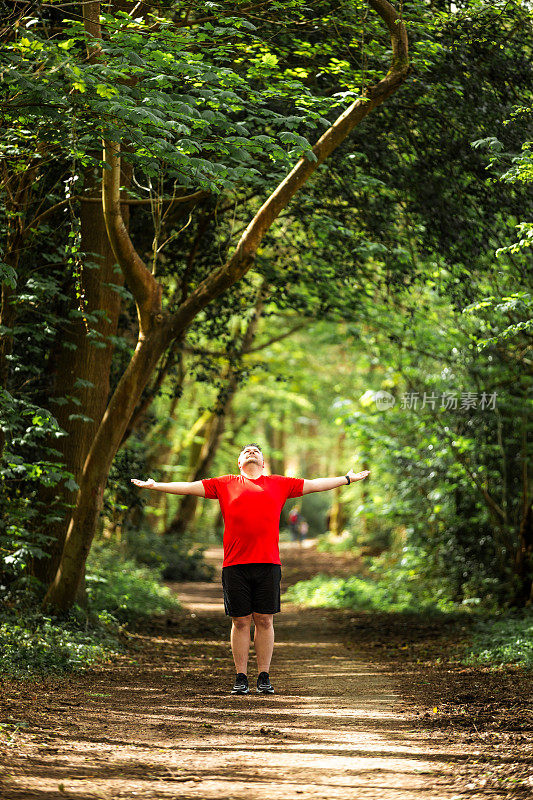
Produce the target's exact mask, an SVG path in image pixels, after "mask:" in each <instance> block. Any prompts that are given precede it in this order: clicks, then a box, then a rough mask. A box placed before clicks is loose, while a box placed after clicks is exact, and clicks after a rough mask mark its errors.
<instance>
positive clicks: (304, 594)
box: [284, 575, 533, 669]
mask: <svg viewBox="0 0 533 800" xmlns="http://www.w3.org/2000/svg"><path fill="white" fill-rule="evenodd" d="M284 598H285V599H286V600H288V601H289V602H292V603H297V604H300V605H305V606H315V607H317V606H319V607H320V606H322V607H329V608H349V609H353V610H354V611H378V612H391V613H394V612H411V613H415V614H420V615H425V616H427V615H430V614H431V615H447V616H449V615H453V614H456V613H460V614H461V616H462V618H463V619H464V613H465V611H469V612H470V619H471V624H470V642H469V644H468V646H467V647H466V648H465V649H464V650H463V652H462V654H461V655H460V660H461V661H462V663H465V664H478V665H486V666H489V667H493V668H495V669H498V668H500V667H501V666H503V665H506V664H514V665H519V666H522V667H525V668H527V669H532V668H533V610H531V609H525V610H521V611H510V610H508V609H507V610H506V609H504V610H498V611H497V612H496V611H495V610H494V608H493V607H492V606H490V607H484V606H483V605H482V604H481V605H469V604H468V603H466V604H465V603H453V602H451V601H450V600H447V599H446V598H444V597H440V598H439V597H432V596H431V592H430V590H428V589H427V588H425V587H424V585H423V584H419V585H418V587H417V591H416V593H415V592H413V591H412V586H411V587H410V586H408V585H406V586H404V587H402V586H400V585H399V584H391V583H390V582H387V581H386V580H383V579H382V580H373V579H370V578H360V577H358V576H351V577H349V578H332V577H329V576H326V575H315V577H314V578H312V579H311V580H307V581H300V582H299V583H296V584H294V585H293V586H291V587H289V589H288V590H287V592H286V593H285V595H284Z"/></svg>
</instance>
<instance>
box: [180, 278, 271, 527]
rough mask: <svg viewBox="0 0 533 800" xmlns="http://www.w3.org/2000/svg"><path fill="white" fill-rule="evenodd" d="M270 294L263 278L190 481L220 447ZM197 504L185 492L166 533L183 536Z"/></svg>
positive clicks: (207, 465)
mask: <svg viewBox="0 0 533 800" xmlns="http://www.w3.org/2000/svg"><path fill="white" fill-rule="evenodd" d="M267 295H268V287H267V285H266V283H265V282H263V284H262V286H261V288H260V289H259V292H258V296H257V300H256V303H255V308H254V311H253V313H252V315H251V317H250V319H249V320H248V324H247V326H246V330H245V332H244V335H243V337H242V341H241V344H240V347H239V348H238V350H237V351H235V350H234V351H233V352H232V353H231V356H230V361H229V363H228V366H227V368H226V370H225V375H224V380H225V383H224V384H223V386H222V388H221V390H220V392H219V394H218V397H217V401H216V404H215V408H214V410H213V413H212V415H211V419H210V420H209V425H208V428H207V436H206V438H205V441H204V444H203V446H202V448H201V450H200V453H199V456H198V459H197V463H196V466H195V469H194V470H193V472H192V474H191V475H190V478H189V480H191V481H200V480H202V479H203V478H207V476H208V473H209V470H210V468H211V465H212V463H213V461H214V459H215V456H216V454H217V450H218V448H219V446H220V442H221V441H222V437H223V435H224V430H225V427H226V419H227V416H228V414H229V411H230V409H231V404H232V403H233V398H234V397H235V394H236V392H237V389H238V388H239V375H238V368H239V365H240V363H241V360H242V358H243V356H244V355H245V354H246V353H247V352H248V350H249V349H250V347H251V346H252V342H253V340H254V336H255V334H256V331H257V326H258V324H259V320H260V318H261V314H262V311H263V305H264V302H265V299H266V297H267ZM197 506H198V497H197V496H196V495H193V494H186V495H183V497H182V499H181V503H180V505H179V508H178V512H177V514H176V516H175V517H174V519H173V520H172V522H171V523H170V525H169V526H168V528H167V529H166V530H165V535H166V536H176V537H180V536H183V534H184V532H185V531H186V530H187V528H188V527H189V525H190V524H191V523H192V522H193V520H194V517H195V514H196V508H197Z"/></svg>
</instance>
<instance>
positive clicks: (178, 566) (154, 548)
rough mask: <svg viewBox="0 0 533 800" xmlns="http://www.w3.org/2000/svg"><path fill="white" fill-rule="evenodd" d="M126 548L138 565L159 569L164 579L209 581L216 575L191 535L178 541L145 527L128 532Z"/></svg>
mask: <svg viewBox="0 0 533 800" xmlns="http://www.w3.org/2000/svg"><path fill="white" fill-rule="evenodd" d="M125 549H126V552H127V554H128V556H129V557H130V558H132V559H134V560H135V562H136V563H137V564H138V565H141V566H143V565H145V566H148V567H150V568H152V569H153V570H158V571H159V573H160V575H161V577H162V578H163V579H164V580H168V581H209V580H211V578H212V577H213V575H214V567H213V566H212V565H210V564H207V562H206V561H205V560H204V550H203V549H202V548H201V547H198V546H194V544H193V542H192V540H191V536H190V535H189V536H186V537H183V538H179V539H175V538H174V537H171V536H169V537H163V536H161V535H159V534H157V533H155V532H153V531H151V530H146V529H145V528H142V529H141V530H137V531H134V530H132V529H129V530H128V532H127V533H126V536H125Z"/></svg>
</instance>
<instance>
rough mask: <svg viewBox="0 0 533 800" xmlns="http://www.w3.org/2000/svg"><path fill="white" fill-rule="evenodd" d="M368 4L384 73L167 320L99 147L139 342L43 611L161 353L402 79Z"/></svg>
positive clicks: (66, 570) (101, 432) (388, 12)
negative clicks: (386, 63)
mask: <svg viewBox="0 0 533 800" xmlns="http://www.w3.org/2000/svg"><path fill="white" fill-rule="evenodd" d="M97 5H98V4H97V3H95V2H93V3H89V4H85V6H84V14H85V9H86V7H87V6H88V7H90V8H91V9H92V8H93V7H94V8H95V9H96V6H97ZM369 5H370V7H371V8H372V9H373V10H374V11H375V12H376V13H377V14H378V15H379V16H380V17H381V18H382V19H383V21H384V22H385V24H386V25H387V28H388V30H389V33H390V37H391V45H392V58H391V64H390V68H389V70H388V72H387V74H386V75H385V77H384V78H382V80H380V81H379V82H378V83H377V84H375V85H374V86H371V87H369V88H368V89H367V90H366V92H365V94H364V97H363V98H362V99H360V100H357V101H356V102H355V103H352V104H351V105H350V106H349V107H348V108H347V109H346V111H344V112H343V113H342V114H341V115H340V117H339V118H338V119H337V120H336V121H335V122H334V123H333V125H332V126H331V127H330V128H329V129H328V130H327V131H326V132H325V133H324V134H323V135H322V136H321V137H320V139H319V140H318V141H317V143H316V144H315V145H314V147H313V148H312V152H313V157H312V158H308V157H307V156H304V157H303V158H301V159H300V160H299V161H298V163H297V164H296V166H295V167H294V169H292V170H291V172H290V173H289V174H288V175H287V177H286V178H285V179H284V180H283V181H282V182H281V183H280V184H279V186H278V187H277V188H276V189H275V191H274V192H273V193H272V194H271V195H270V197H269V198H268V199H267V200H266V202H265V203H264V204H263V205H262V207H261V208H260V209H259V211H258V212H257V214H256V215H255V216H254V218H253V219H252V221H251V222H250V224H249V225H248V227H247V228H246V230H245V231H244V232H243V234H242V235H241V238H240V240H239V242H238V244H237V246H236V248H235V251H234V252H233V253H232V255H231V256H230V258H229V259H228V261H227V262H226V263H225V264H224V265H223V266H220V267H217V268H215V269H213V271H212V272H211V273H209V275H208V276H207V277H206V278H205V279H204V280H203V281H202V282H201V283H200V284H199V285H198V286H196V288H195V289H194V290H193V291H192V292H191V293H190V295H189V296H188V297H187V298H186V299H185V300H184V301H183V302H182V303H181V305H180V306H179V308H178V310H177V311H176V312H175V313H173V314H169V313H168V312H163V310H162V302H161V300H162V286H161V285H160V284H159V283H158V282H157V281H156V279H155V277H154V275H153V274H152V272H151V270H149V269H148V268H147V266H146V264H145V263H144V262H143V260H142V259H141V257H140V256H139V254H138V252H137V251H136V249H135V247H134V246H133V243H132V241H131V239H130V237H129V235H128V231H127V229H126V226H125V225H124V221H123V218H122V214H121V208H120V171H121V164H120V149H121V146H120V143H119V142H109V141H106V142H105V143H104V162H105V165H106V167H105V169H104V170H103V172H102V198H103V209H104V218H105V222H106V228H107V231H108V236H109V240H110V242H111V246H112V248H113V252H114V253H115V256H116V259H117V261H118V263H119V265H120V267H121V269H122V271H123V273H124V276H125V279H126V282H127V284H128V288H129V289H130V291H131V292H132V294H133V296H134V298H135V302H136V306H137V314H138V319H139V342H138V345H137V348H136V350H135V353H134V355H133V357H132V360H131V361H130V364H129V365H128V367H127V369H126V371H125V373H124V375H123V376H122V378H121V380H120V381H119V384H118V386H117V388H116V390H115V393H114V395H113V397H112V398H111V401H110V403H109V406H108V408H107V410H106V412H105V414H104V416H103V419H102V423H101V425H100V427H99V429H98V431H97V433H96V436H95V439H94V441H93V444H92V446H91V449H90V451H89V454H88V456H87V459H86V462H85V466H84V472H83V476H82V480H81V484H80V490H79V492H78V496H77V503H78V507H77V508H76V511H75V513H74V515H73V518H72V520H71V523H70V525H69V530H68V533H67V537H66V540H65V547H64V550H63V555H62V558H61V562H60V565H59V568H58V571H57V574H56V576H55V578H54V581H53V583H52V584H51V585H50V587H49V589H48V592H47V594H46V596H45V599H44V605H45V606H48V607H52V608H55V609H57V610H59V611H62V610H66V609H67V608H69V607H70V606H71V605H72V603H73V602H74V597H75V593H76V589H77V586H78V583H79V580H80V577H81V575H82V573H83V570H84V567H85V560H86V558H87V555H88V552H89V549H90V546H91V542H92V539H93V536H94V531H95V526H96V522H97V520H98V515H99V512H100V509H101V506H102V498H103V491H104V487H105V483H106V480H107V476H108V473H109V469H110V466H111V463H112V461H113V458H114V456H115V453H116V451H117V449H118V447H119V445H120V442H121V440H122V437H123V436H124V433H125V431H126V429H127V426H128V423H129V420H130V418H131V415H132V414H133V411H134V409H135V407H136V405H137V403H138V402H139V400H140V397H141V394H142V392H143V390H144V388H145V386H146V385H147V383H148V381H149V379H150V376H151V374H152V372H153V370H154V369H155V367H156V365H157V362H158V360H159V358H160V357H161V355H162V354H163V352H164V351H165V349H166V347H168V345H169V344H170V343H171V342H172V341H173V340H174V339H176V338H178V337H180V336H182V335H183V334H184V332H185V331H186V330H187V328H188V327H189V326H190V324H191V323H192V321H193V320H194V319H195V317H196V316H197V315H198V314H199V313H200V312H201V311H202V310H203V309H204V308H205V307H206V306H207V305H208V304H209V303H210V302H211V301H212V300H214V299H215V298H217V297H219V296H220V295H221V294H223V292H225V291H226V290H227V289H229V288H230V287H231V286H233V285H234V284H235V283H237V282H238V281H239V280H240V279H241V278H242V277H243V276H244V275H245V274H246V273H247V272H248V270H249V269H250V268H251V266H252V264H253V262H254V259H255V255H256V252H257V248H258V247H259V245H260V243H261V241H262V240H263V238H264V236H265V234H266V233H267V231H268V230H269V229H270V227H271V226H272V224H273V222H274V221H275V220H276V219H277V217H278V216H279V214H280V213H281V211H283V210H284V209H285V208H286V207H287V205H288V204H289V203H290V201H291V199H292V198H293V197H294V195H295V194H296V192H297V191H298V190H299V189H300V188H301V187H302V186H303V185H304V184H305V183H306V182H307V181H308V180H309V178H310V177H311V176H312V174H313V173H314V172H315V170H316V169H317V167H319V166H320V164H322V163H323V162H324V161H325V160H326V158H327V157H328V156H329V155H330V154H331V153H332V152H333V151H334V150H335V149H336V148H337V147H338V146H339V145H340V144H342V142H343V141H344V140H345V139H346V137H347V136H348V135H349V134H350V133H351V131H352V130H353V129H354V128H355V127H356V125H358V124H359V123H360V122H361V121H362V120H363V119H364V118H365V117H366V116H367V114H369V113H370V112H371V111H372V110H373V109H375V108H377V106H379V105H380V104H381V103H382V102H383V101H384V100H386V99H387V98H388V97H390V96H391V95H392V94H393V93H394V92H395V91H396V90H397V89H398V88H399V87H400V86H401V84H402V83H403V82H404V80H405V79H406V77H407V71H408V65H409V62H408V52H407V51H408V47H407V33H406V29H405V25H404V23H403V21H402V19H401V17H400V15H399V14H397V12H396V10H395V9H394V8H393V6H391V5H390V3H388V2H387V0H369ZM91 13H92V12H91ZM93 35H94V34H93ZM97 35H100V34H99V33H98V34H97Z"/></svg>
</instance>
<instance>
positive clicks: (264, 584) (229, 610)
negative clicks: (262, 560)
mask: <svg viewBox="0 0 533 800" xmlns="http://www.w3.org/2000/svg"><path fill="white" fill-rule="evenodd" d="M280 581H281V566H280V565H279V564H234V565H233V566H231V567H222V587H223V589H224V609H225V611H226V615H227V616H228V617H247V616H248V614H251V613H252V611H256V612H257V613H258V614H277V613H278V611H280V608H281V606H280Z"/></svg>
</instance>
